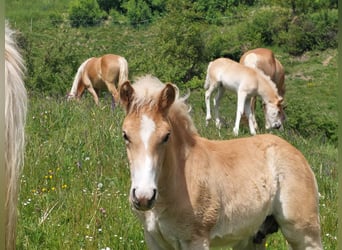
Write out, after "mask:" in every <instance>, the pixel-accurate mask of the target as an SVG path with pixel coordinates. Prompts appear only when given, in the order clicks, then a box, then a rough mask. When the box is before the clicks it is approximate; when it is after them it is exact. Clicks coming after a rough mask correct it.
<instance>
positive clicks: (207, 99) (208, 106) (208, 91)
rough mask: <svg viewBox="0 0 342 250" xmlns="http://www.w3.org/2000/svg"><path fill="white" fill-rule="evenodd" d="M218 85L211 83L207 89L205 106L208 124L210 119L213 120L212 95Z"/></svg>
mask: <svg viewBox="0 0 342 250" xmlns="http://www.w3.org/2000/svg"><path fill="white" fill-rule="evenodd" d="M215 88H216V86H214V84H211V85H210V86H209V88H208V89H207V90H206V91H205V106H206V109H207V115H206V118H205V120H206V126H208V124H209V121H210V120H211V113H210V96H211V94H212V92H213V91H214V90H215Z"/></svg>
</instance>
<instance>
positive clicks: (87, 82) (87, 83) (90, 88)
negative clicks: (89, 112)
mask: <svg viewBox="0 0 342 250" xmlns="http://www.w3.org/2000/svg"><path fill="white" fill-rule="evenodd" d="M83 81H84V86H85V87H86V88H87V90H88V91H89V93H90V94H91V95H92V96H93V98H94V101H95V103H96V105H99V97H98V96H97V94H96V91H95V89H94V87H93V85H92V84H91V81H90V79H89V78H88V77H84V80H83Z"/></svg>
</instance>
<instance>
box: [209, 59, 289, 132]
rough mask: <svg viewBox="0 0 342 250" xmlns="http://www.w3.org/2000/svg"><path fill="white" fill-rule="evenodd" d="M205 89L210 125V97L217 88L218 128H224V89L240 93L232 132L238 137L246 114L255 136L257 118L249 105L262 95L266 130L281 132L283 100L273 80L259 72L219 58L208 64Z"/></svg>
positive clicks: (215, 108) (216, 111)
mask: <svg viewBox="0 0 342 250" xmlns="http://www.w3.org/2000/svg"><path fill="white" fill-rule="evenodd" d="M204 88H205V89H206V92H205V103H206V108H207V114H206V122H207V124H208V122H209V120H210V119H211V113H210V96H211V94H212V92H213V91H214V90H215V89H218V91H217V94H216V97H215V100H214V111H215V120H216V126H217V127H218V128H221V120H220V117H219V104H220V99H221V97H222V95H223V92H224V90H225V89H229V90H231V91H234V92H236V93H237V110H236V120H235V126H234V129H233V132H234V134H235V135H238V134H239V126H240V119H241V116H242V115H243V114H244V113H245V115H246V116H247V119H248V124H249V130H250V133H251V134H252V135H255V134H256V128H255V124H256V121H255V116H254V115H253V113H252V111H251V106H250V102H251V97H252V96H257V95H259V96H260V97H261V98H262V100H263V101H264V103H265V110H266V111H265V118H266V120H267V124H269V127H268V128H267V129H269V128H276V129H278V128H280V127H281V125H282V119H281V117H282V113H283V110H282V106H281V103H282V101H283V98H282V97H280V96H279V95H278V93H277V89H276V87H275V86H274V83H273V82H272V81H271V79H270V78H269V77H267V76H266V75H265V74H263V73H262V72H261V71H259V70H254V69H251V68H249V67H247V66H244V65H242V64H240V63H237V62H235V61H233V60H230V59H228V58H219V59H216V60H214V61H212V62H210V63H209V65H208V70H207V76H206V80H205V84H204Z"/></svg>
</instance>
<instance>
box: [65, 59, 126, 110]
mask: <svg viewBox="0 0 342 250" xmlns="http://www.w3.org/2000/svg"><path fill="white" fill-rule="evenodd" d="M126 80H128V64H127V61H126V59H125V58H124V57H122V56H118V55H113V54H107V55H103V56H101V57H91V58H89V59H87V60H86V61H84V62H83V63H82V64H81V66H80V67H79V68H78V70H77V73H76V76H75V78H74V82H73V84H72V88H71V91H70V93H69V94H68V99H69V100H70V99H73V98H78V99H79V98H80V97H81V96H82V94H83V92H84V90H85V89H88V91H89V92H90V93H91V94H92V96H93V98H94V101H95V103H96V104H97V105H98V104H99V98H98V93H99V91H100V90H104V89H108V91H109V92H110V93H111V94H112V107H113V108H114V107H115V102H116V101H117V100H118V98H119V97H118V91H117V88H119V87H120V84H121V83H123V82H124V81H126Z"/></svg>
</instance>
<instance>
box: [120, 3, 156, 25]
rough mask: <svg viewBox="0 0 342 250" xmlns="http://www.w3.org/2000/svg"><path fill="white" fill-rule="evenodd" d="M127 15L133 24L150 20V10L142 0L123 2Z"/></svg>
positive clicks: (140, 23)
mask: <svg viewBox="0 0 342 250" xmlns="http://www.w3.org/2000/svg"><path fill="white" fill-rule="evenodd" d="M123 7H124V8H125V9H126V12H127V17H128V19H129V20H130V23H131V24H132V25H133V26H139V25H142V24H146V23H149V22H151V18H152V11H151V9H150V7H149V6H148V4H147V3H146V1H144V0H128V1H127V2H125V3H124V4H123Z"/></svg>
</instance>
